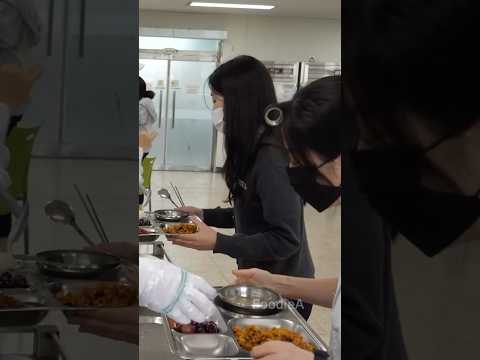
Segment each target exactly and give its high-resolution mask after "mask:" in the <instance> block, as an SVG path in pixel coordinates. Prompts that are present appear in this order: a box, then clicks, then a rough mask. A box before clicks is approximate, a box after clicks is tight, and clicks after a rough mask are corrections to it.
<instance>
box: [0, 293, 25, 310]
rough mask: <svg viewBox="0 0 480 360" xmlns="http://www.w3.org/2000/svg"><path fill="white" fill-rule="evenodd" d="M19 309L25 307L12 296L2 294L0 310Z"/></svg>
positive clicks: (0, 296)
mask: <svg viewBox="0 0 480 360" xmlns="http://www.w3.org/2000/svg"><path fill="white" fill-rule="evenodd" d="M19 307H23V304H22V303H21V302H20V301H18V300H17V299H15V298H13V297H11V296H8V295H2V294H0V309H12V308H19Z"/></svg>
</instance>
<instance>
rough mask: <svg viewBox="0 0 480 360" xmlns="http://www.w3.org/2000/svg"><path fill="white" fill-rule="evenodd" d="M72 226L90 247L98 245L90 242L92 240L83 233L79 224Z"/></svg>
mask: <svg viewBox="0 0 480 360" xmlns="http://www.w3.org/2000/svg"><path fill="white" fill-rule="evenodd" d="M72 226H73V228H74V229H75V230H76V231H77V232H78V234H79V235H80V236H81V237H82V238H83V240H85V242H87V244H88V245H90V246H92V247H94V246H96V244H95V243H94V242H93V241H92V240H90V238H89V237H88V236H87V235H86V234H85V233H84V232H83V231H82V229H80V228H79V227H78V225H77V223H73V224H72Z"/></svg>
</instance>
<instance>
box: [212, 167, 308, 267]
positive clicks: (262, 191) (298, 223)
mask: <svg viewBox="0 0 480 360" xmlns="http://www.w3.org/2000/svg"><path fill="white" fill-rule="evenodd" d="M259 169H261V170H259V172H258V176H257V177H256V182H255V183H256V184H255V185H256V188H255V191H256V194H257V196H258V198H259V199H260V202H261V206H262V210H263V218H264V221H265V222H266V223H268V224H269V225H270V226H269V228H268V230H266V231H264V232H262V233H258V234H253V235H245V234H235V235H233V236H228V235H224V234H218V235H217V245H216V247H215V250H214V252H218V253H222V254H226V255H229V256H231V257H234V258H242V259H248V260H253V261H275V260H283V259H287V258H289V257H291V256H292V254H294V253H296V252H297V251H298V249H299V245H300V241H301V239H300V236H301V233H302V229H303V227H304V225H303V204H302V202H301V200H300V198H299V196H298V195H297V193H296V192H295V190H294V189H293V188H292V186H291V185H290V180H289V178H288V174H287V169H286V167H285V166H281V165H275V164H265V163H264V164H263V166H259Z"/></svg>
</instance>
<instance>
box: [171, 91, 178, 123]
mask: <svg viewBox="0 0 480 360" xmlns="http://www.w3.org/2000/svg"><path fill="white" fill-rule="evenodd" d="M176 98H177V92H176V91H174V92H173V99H172V102H173V109H172V129H175V102H176Z"/></svg>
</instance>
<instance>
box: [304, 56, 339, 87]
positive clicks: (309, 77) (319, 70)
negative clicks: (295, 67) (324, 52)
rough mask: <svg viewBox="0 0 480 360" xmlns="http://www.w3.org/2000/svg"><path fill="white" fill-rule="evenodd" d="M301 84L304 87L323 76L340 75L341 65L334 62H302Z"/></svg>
mask: <svg viewBox="0 0 480 360" xmlns="http://www.w3.org/2000/svg"><path fill="white" fill-rule="evenodd" d="M300 68H301V70H300V80H299V86H300V87H303V86H306V85H308V84H310V83H311V82H313V81H315V80H318V79H321V78H323V77H327V76H332V75H340V74H341V70H342V69H341V65H340V64H337V63H333V62H302V63H301V65H300Z"/></svg>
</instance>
